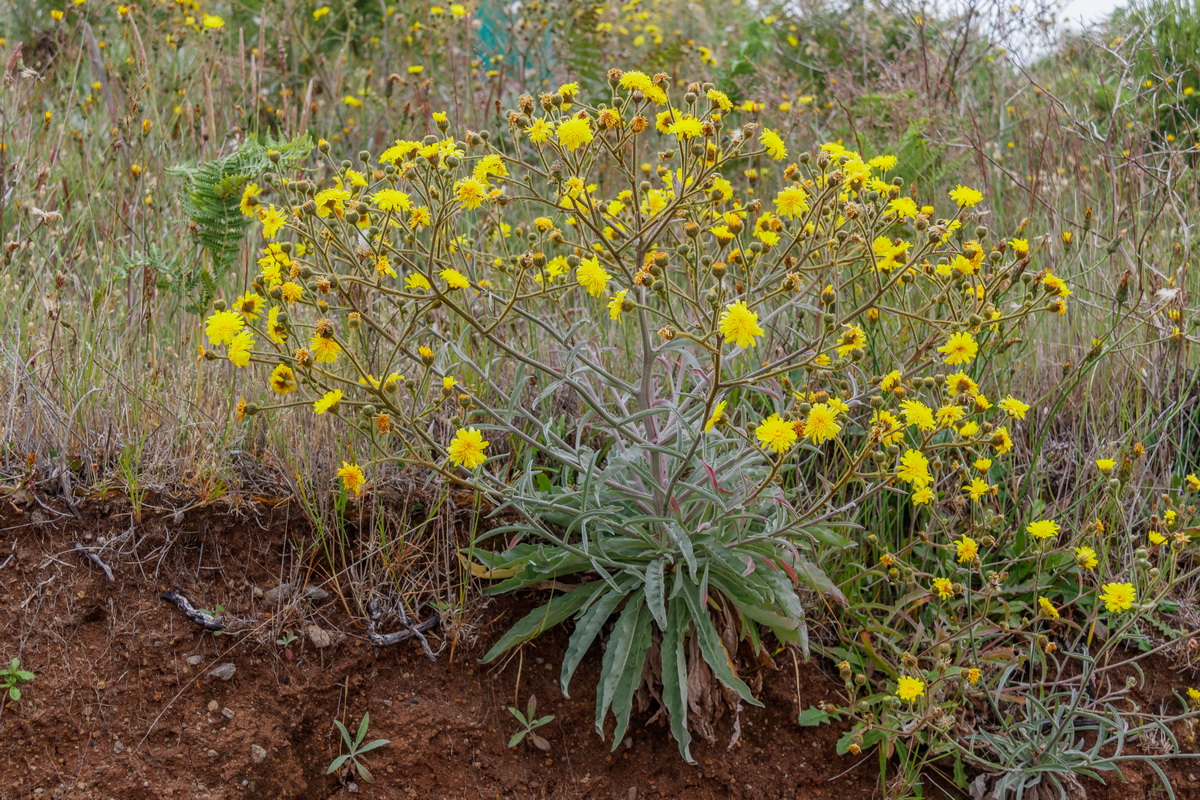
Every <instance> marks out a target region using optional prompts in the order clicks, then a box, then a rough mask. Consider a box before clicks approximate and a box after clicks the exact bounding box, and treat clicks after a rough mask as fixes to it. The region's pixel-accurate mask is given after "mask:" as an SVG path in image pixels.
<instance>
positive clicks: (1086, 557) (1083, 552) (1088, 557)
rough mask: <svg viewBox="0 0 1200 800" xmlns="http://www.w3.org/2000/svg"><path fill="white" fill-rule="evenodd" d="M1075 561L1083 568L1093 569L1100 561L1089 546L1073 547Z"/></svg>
mask: <svg viewBox="0 0 1200 800" xmlns="http://www.w3.org/2000/svg"><path fill="white" fill-rule="evenodd" d="M1075 563H1076V564H1078V565H1079V566H1081V567H1083V568H1084V569H1095V568H1096V565H1097V564H1099V563H1100V559H1099V558H1098V557H1097V556H1096V551H1095V550H1093V549H1092V548H1090V547H1076V548H1075Z"/></svg>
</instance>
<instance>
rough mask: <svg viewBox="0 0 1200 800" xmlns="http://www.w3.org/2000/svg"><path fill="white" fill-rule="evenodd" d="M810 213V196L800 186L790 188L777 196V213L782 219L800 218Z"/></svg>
mask: <svg viewBox="0 0 1200 800" xmlns="http://www.w3.org/2000/svg"><path fill="white" fill-rule="evenodd" d="M805 211H808V194H807V193H806V192H805V191H804V190H803V189H801V188H800V187H799V186H789V187H788V188H786V189H783V190H781V191H780V192H779V194H777V195H775V212H776V213H777V214H779V216H781V217H799V216H800V215H801V214H803V213H804V212H805Z"/></svg>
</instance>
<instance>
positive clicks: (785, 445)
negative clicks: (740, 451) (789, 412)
mask: <svg viewBox="0 0 1200 800" xmlns="http://www.w3.org/2000/svg"><path fill="white" fill-rule="evenodd" d="M754 435H755V436H756V437H758V440H759V441H760V442H762V443H763V445H764V446H766V447H769V448H771V450H773V451H775V452H776V453H786V452H787V451H788V450H789V449H791V446H792V445H794V444H795V443H796V439H798V438H799V437H798V436H797V434H796V427H795V426H794V425H792V423H790V422H788V421H787V420H785V419H784V418H783V417H781V416H779V415H778V414H772V415H771V416H769V417H767V418H766V419H764V420H763V421H762V422H761V423H760V424H759V426H758V427H757V428H755V429H754Z"/></svg>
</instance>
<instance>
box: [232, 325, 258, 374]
mask: <svg viewBox="0 0 1200 800" xmlns="http://www.w3.org/2000/svg"><path fill="white" fill-rule="evenodd" d="M252 347H254V337H253V336H251V335H250V331H241V332H240V333H238V335H237V336H235V337H233V341H232V342H230V343H229V360H230V361H231V362H233V365H234V366H235V367H239V368H241V367H244V366H246V365H247V364H249V363H250V348H252Z"/></svg>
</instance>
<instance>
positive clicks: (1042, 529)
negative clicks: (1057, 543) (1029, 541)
mask: <svg viewBox="0 0 1200 800" xmlns="http://www.w3.org/2000/svg"><path fill="white" fill-rule="evenodd" d="M1058 530H1059V529H1058V523H1057V522H1055V521H1054V520H1052V519H1042V520H1038V521H1037V522H1031V523H1029V524H1028V525H1026V526H1025V532H1026V533H1028V534H1029V535H1030V536H1033V537H1034V538H1036V539H1049V538H1050V537H1051V536H1057V535H1058Z"/></svg>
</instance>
